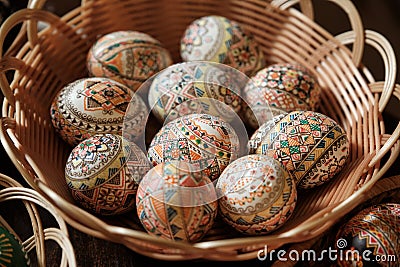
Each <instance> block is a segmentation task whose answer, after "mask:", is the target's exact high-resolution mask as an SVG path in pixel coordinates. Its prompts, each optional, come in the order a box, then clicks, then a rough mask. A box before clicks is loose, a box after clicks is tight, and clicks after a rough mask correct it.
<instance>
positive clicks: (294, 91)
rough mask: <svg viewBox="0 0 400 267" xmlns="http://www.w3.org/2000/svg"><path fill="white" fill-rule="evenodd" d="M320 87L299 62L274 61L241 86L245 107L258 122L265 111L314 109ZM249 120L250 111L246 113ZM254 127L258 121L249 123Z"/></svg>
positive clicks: (261, 120)
mask: <svg viewBox="0 0 400 267" xmlns="http://www.w3.org/2000/svg"><path fill="white" fill-rule="evenodd" d="M320 91H321V90H320V87H319V85H318V83H317V81H316V79H315V78H314V77H313V76H312V75H311V74H310V73H309V71H307V70H306V69H305V68H304V67H302V66H300V65H293V64H275V65H271V66H269V67H267V68H265V69H262V70H260V71H259V72H257V74H256V75H255V76H254V77H252V79H251V80H250V81H249V83H248V84H247V86H246V87H245V88H244V90H243V95H244V98H245V99H246V102H247V104H248V107H249V108H250V109H252V110H253V112H254V113H256V114H254V115H256V117H257V118H258V121H259V123H260V125H261V124H263V123H264V122H266V120H268V119H270V118H267V119H265V116H264V113H265V112H266V111H267V112H270V113H272V115H279V114H282V113H283V112H291V111H296V110H312V111H313V110H316V108H317V107H318V104H319V98H320ZM246 116H247V118H248V120H252V118H251V114H248V112H247V113H246ZM251 126H252V127H254V128H257V124H255V123H254V122H252V123H251Z"/></svg>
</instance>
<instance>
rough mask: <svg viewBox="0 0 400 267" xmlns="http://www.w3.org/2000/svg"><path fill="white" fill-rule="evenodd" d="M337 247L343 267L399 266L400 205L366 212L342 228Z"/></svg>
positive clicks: (362, 212)
mask: <svg viewBox="0 0 400 267" xmlns="http://www.w3.org/2000/svg"><path fill="white" fill-rule="evenodd" d="M335 246H336V249H337V250H338V255H339V256H338V257H337V263H338V264H339V266H342V267H350V266H399V265H398V264H399V259H400V204H394V203H384V204H379V205H375V206H372V207H369V208H366V209H364V210H362V211H361V212H359V213H358V214H357V215H355V216H354V217H353V218H351V219H350V220H349V221H348V222H347V223H346V224H344V225H343V226H342V227H341V229H340V230H339V232H338V234H337V236H336V243H335Z"/></svg>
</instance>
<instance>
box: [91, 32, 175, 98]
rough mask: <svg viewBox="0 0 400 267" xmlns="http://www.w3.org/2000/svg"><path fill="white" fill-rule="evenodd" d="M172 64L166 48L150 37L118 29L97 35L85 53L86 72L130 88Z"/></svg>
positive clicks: (137, 85)
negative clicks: (86, 53) (100, 35)
mask: <svg viewBox="0 0 400 267" xmlns="http://www.w3.org/2000/svg"><path fill="white" fill-rule="evenodd" d="M171 64H172V59H171V56H170V54H169V52H168V51H167V50H166V49H165V48H164V47H163V46H162V45H161V43H160V42H159V41H157V40H156V39H154V38H153V37H151V36H149V35H147V34H145V33H142V32H137V31H117V32H112V33H109V34H106V35H104V36H102V37H101V38H99V39H98V40H97V41H96V42H95V43H94V44H93V46H92V47H91V49H90V50H89V53H88V55H87V68H88V71H89V74H90V75H92V76H97V77H107V78H111V79H113V80H115V81H118V82H120V83H122V84H124V85H126V86H128V87H129V88H131V89H132V90H135V91H136V90H137V89H138V88H139V87H140V85H141V84H142V83H143V82H144V81H145V80H147V79H148V78H149V77H151V76H152V75H154V74H156V73H157V72H159V71H160V70H162V69H164V68H166V67H168V66H169V65H171Z"/></svg>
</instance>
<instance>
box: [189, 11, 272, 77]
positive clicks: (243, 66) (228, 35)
mask: <svg viewBox="0 0 400 267" xmlns="http://www.w3.org/2000/svg"><path fill="white" fill-rule="evenodd" d="M181 57H182V59H183V60H184V61H199V60H201V61H212V62H217V63H223V64H226V65H229V66H231V67H233V68H235V69H237V70H239V71H241V72H243V73H244V74H246V75H248V76H251V75H253V74H254V73H255V72H256V71H257V70H259V69H261V68H262V67H263V66H264V65H265V60H264V55H263V52H262V50H261V49H260V47H259V45H258V44H257V42H256V41H255V40H254V37H253V35H252V34H251V33H250V32H248V31H247V30H245V29H244V27H243V26H242V25H240V24H239V23H237V22H235V21H233V20H230V19H228V18H225V17H222V16H215V15H212V16H204V17H201V18H198V19H196V20H194V21H193V22H192V23H191V24H190V25H189V26H188V27H187V28H186V30H185V33H184V34H183V37H182V38H181Z"/></svg>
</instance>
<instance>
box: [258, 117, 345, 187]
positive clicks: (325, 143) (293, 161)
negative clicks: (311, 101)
mask: <svg viewBox="0 0 400 267" xmlns="http://www.w3.org/2000/svg"><path fill="white" fill-rule="evenodd" d="M274 123H276V124H275V126H274V127H272V129H270V130H267V131H265V132H264V133H263V136H264V138H263V139H262V141H261V142H260V141H257V140H256V143H257V144H258V147H256V146H253V147H252V149H253V150H254V149H255V150H256V153H257V154H264V155H268V156H270V157H273V158H274V159H277V160H279V161H280V162H281V163H282V164H283V165H284V166H285V167H286V169H287V170H288V171H289V173H291V174H292V176H293V177H294V178H295V180H296V183H297V186H298V187H300V188H312V187H315V186H318V185H321V184H323V183H325V182H326V181H328V180H330V179H332V178H333V177H334V176H335V175H336V174H337V173H338V172H340V170H341V169H342V168H343V166H344V164H345V162H346V160H347V158H348V156H349V140H348V138H347V135H346V133H345V131H344V130H343V129H342V127H340V126H339V125H338V124H337V123H336V122H335V121H334V120H332V119H331V118H329V117H327V116H325V115H323V114H321V113H318V112H314V111H293V112H291V113H289V114H287V115H286V116H284V117H280V120H279V121H277V122H274ZM254 138H258V137H254ZM254 138H251V140H255V139H254Z"/></svg>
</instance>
